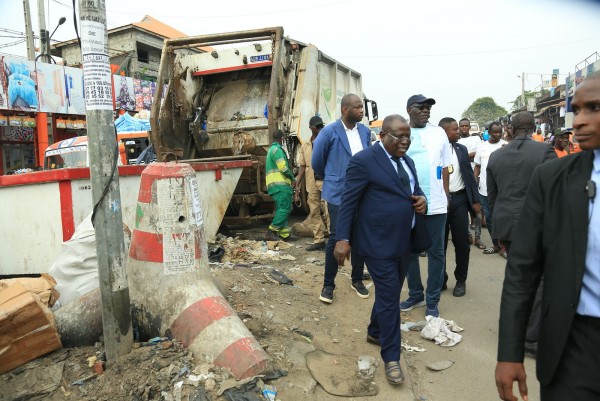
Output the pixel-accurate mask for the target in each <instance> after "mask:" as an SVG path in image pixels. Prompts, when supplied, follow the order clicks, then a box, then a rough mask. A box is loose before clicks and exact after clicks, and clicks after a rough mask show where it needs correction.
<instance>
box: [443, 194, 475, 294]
mask: <svg viewBox="0 0 600 401" xmlns="http://www.w3.org/2000/svg"><path fill="white" fill-rule="evenodd" d="M450 232H452V244H454V252H455V254H456V268H455V269H454V278H456V281H467V273H468V271H469V253H470V252H471V247H470V246H469V197H468V196H467V193H466V192H460V193H458V194H454V195H452V197H451V198H450V203H449V205H448V214H447V215H446V240H445V243H444V253H446V252H445V251H447V250H448V236H449V234H450ZM447 264H448V263H447V262H446V263H445V264H444V283H446V282H447V281H448V273H446V265H447Z"/></svg>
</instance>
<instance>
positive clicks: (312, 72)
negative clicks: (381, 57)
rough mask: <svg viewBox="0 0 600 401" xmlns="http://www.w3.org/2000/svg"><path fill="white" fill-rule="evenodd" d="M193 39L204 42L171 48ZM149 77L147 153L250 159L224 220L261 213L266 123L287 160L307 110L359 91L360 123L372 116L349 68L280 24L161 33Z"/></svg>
mask: <svg viewBox="0 0 600 401" xmlns="http://www.w3.org/2000/svg"><path fill="white" fill-rule="evenodd" d="M199 47H202V48H203V49H206V48H207V47H208V51H207V52H205V53H201V54H184V52H178V50H180V49H184V48H199ZM158 82H159V85H157V88H158V90H157V92H156V94H155V100H156V101H155V102H154V104H153V106H152V113H151V120H150V123H151V126H152V131H151V134H150V135H151V137H150V139H151V142H152V143H153V144H154V148H155V151H156V154H157V160H159V161H162V160H172V159H179V160H228V159H229V160H236V159H250V160H252V161H253V163H252V167H251V168H246V169H245V170H244V171H243V173H242V177H241V178H240V181H239V182H238V185H237V187H236V189H235V192H234V195H233V198H232V200H231V202H230V204H229V207H228V217H226V219H229V221H230V222H231V221H232V220H237V221H240V220H242V221H248V220H253V219H257V218H261V217H268V216H269V214H268V213H269V209H270V208H269V205H268V203H270V202H271V198H270V197H269V196H268V195H267V194H266V190H265V168H264V165H265V163H264V162H265V156H266V154H267V150H268V149H269V146H270V145H271V143H272V133H273V131H274V130H275V129H282V130H283V131H284V132H287V133H288V137H287V140H286V143H285V144H284V148H285V149H286V151H287V153H288V156H289V158H290V161H291V162H292V164H293V165H295V163H296V152H297V151H298V150H299V148H300V145H301V144H302V143H303V142H304V141H308V140H310V137H311V131H310V129H309V127H308V121H309V119H310V118H311V117H312V116H314V115H317V114H318V115H320V116H321V117H322V118H323V120H324V122H325V123H326V124H328V123H331V122H333V121H335V120H336V119H338V118H339V117H340V102H341V98H342V97H343V96H344V95H345V94H347V93H355V94H357V95H358V96H361V97H363V98H364V99H365V106H366V110H367V113H366V117H365V123H367V124H368V121H367V120H368V119H369V115H370V116H371V119H372V120H375V119H377V106H376V103H375V102H373V101H371V100H368V99H366V97H364V95H363V90H362V81H361V75H360V74H359V73H358V72H356V71H354V70H352V69H351V68H349V67H347V66H345V65H343V64H341V63H339V62H338V61H336V60H334V59H333V58H331V57H329V56H327V55H326V54H324V53H323V52H321V51H320V50H319V49H318V48H317V47H315V46H314V45H311V44H304V43H301V42H298V41H295V40H293V39H290V38H288V37H284V35H283V28H281V27H274V28H265V29H259V30H251V31H240V32H229V33H222V34H214V35H203V36H195V37H184V38H179V39H170V40H166V41H165V44H164V48H163V54H162V58H161V64H160V69H159V76H158ZM163 84H168V85H163ZM165 88H166V89H165ZM164 90H166V93H163V91H164ZM161 100H162V101H161ZM161 103H162V104H161ZM369 110H371V113H369Z"/></svg>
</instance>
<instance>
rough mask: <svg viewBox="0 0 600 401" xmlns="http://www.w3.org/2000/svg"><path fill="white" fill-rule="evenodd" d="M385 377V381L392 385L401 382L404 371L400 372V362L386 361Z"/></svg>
mask: <svg viewBox="0 0 600 401" xmlns="http://www.w3.org/2000/svg"><path fill="white" fill-rule="evenodd" d="M385 377H386V379H387V381H388V382H389V383H390V384H391V385H393V386H397V385H398V384H402V382H403V381H404V373H402V369H400V362H396V361H392V362H386V363H385Z"/></svg>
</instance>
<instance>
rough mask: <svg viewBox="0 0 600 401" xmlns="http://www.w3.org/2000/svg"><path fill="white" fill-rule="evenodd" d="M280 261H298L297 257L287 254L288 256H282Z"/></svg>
mask: <svg viewBox="0 0 600 401" xmlns="http://www.w3.org/2000/svg"><path fill="white" fill-rule="evenodd" d="M279 259H281V260H296V258H295V257H293V256H292V255H287V254H286V255H281V256H280V257H279Z"/></svg>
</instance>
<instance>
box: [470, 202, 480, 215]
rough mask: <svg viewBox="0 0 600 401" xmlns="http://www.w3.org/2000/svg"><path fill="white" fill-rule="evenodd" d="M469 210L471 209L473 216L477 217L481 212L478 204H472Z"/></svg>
mask: <svg viewBox="0 0 600 401" xmlns="http://www.w3.org/2000/svg"><path fill="white" fill-rule="evenodd" d="M471 208H472V209H473V213H474V214H475V216H477V215H478V214H479V212H480V211H481V204H480V203H473V204H472V205H471Z"/></svg>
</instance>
